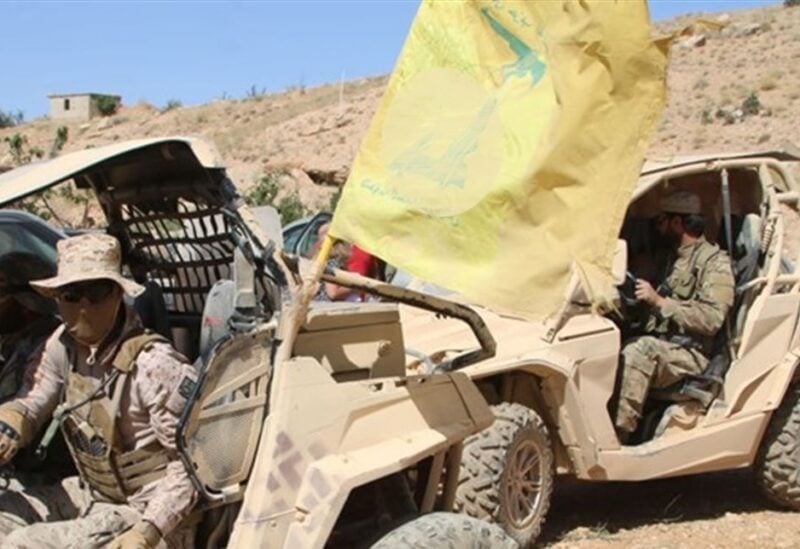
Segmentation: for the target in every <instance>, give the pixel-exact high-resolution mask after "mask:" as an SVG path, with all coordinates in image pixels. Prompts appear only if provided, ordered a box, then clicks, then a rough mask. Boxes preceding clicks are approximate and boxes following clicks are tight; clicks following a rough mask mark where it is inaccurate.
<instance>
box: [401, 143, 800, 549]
mask: <svg viewBox="0 0 800 549" xmlns="http://www.w3.org/2000/svg"><path fill="white" fill-rule="evenodd" d="M799 160H800V156H798V155H797V154H796V153H790V152H785V151H766V152H752V153H743V154H720V155H704V156H696V157H687V158H673V159H670V160H668V161H662V162H650V163H647V164H646V165H645V168H644V171H643V172H642V174H641V178H640V180H639V183H638V186H637V187H636V190H635V192H634V194H633V197H632V201H631V202H630V205H629V207H628V210H627V214H626V218H625V223H624V225H623V229H622V232H621V234H620V239H619V241H618V250H617V251H618V253H617V254H616V257H615V260H614V267H613V277H614V279H615V284H617V288H616V292H615V294H616V295H613V296H610V297H611V298H612V302H615V303H616V304H615V305H613V306H611V307H606V308H605V312H604V310H603V309H602V308H598V307H596V304H597V301H598V300H597V299H594V300H591V299H589V292H588V290H587V289H585V288H582V287H581V285H580V282H579V280H578V278H577V277H575V279H574V283H572V284H571V285H570V286H569V288H568V289H567V292H566V295H565V299H564V306H563V308H562V309H561V310H560V312H559V313H558V314H557V315H554V316H553V317H552V318H550V319H548V320H547V321H546V322H528V321H525V320H521V319H518V318H511V317H508V316H503V315H500V314H496V313H494V312H492V311H489V310H484V309H480V308H478V309H477V311H478V312H479V314H480V315H481V316H482V318H483V320H484V321H485V323H486V326H487V328H488V330H489V331H490V332H491V333H492V335H493V336H494V337H495V339H496V340H497V352H496V354H495V356H494V357H493V358H490V359H489V360H486V361H483V362H481V363H478V364H473V365H470V366H468V367H465V368H463V369H462V370H461V371H462V372H465V373H467V374H468V375H469V376H470V378H471V379H473V380H474V381H475V382H476V383H477V385H478V387H479V388H480V390H481V392H482V394H483V395H484V397H485V398H486V399H487V401H488V402H489V403H490V404H491V405H492V407H493V410H494V412H495V415H496V416H497V420H496V421H495V422H494V423H493V424H492V425H491V426H490V427H488V428H487V429H485V430H484V431H482V432H481V433H479V434H477V435H474V436H472V437H470V438H469V439H468V440H467V442H466V445H465V448H464V458H463V464H462V469H461V476H460V482H459V487H458V490H457V492H456V505H457V507H458V508H459V509H461V510H462V511H464V512H466V513H468V514H470V515H472V516H475V517H481V518H484V519H488V520H493V521H495V522H497V523H499V524H501V525H502V526H503V527H504V528H505V529H506V530H507V531H508V532H509V533H510V534H512V535H513V536H514V537H515V538H516V539H517V540H518V541H519V542H520V543H521V544H522V545H523V546H526V545H529V544H531V543H532V542H533V541H534V540H535V539H536V537H537V535H538V534H539V532H540V529H541V527H542V523H543V521H544V518H545V515H546V513H547V510H548V507H549V504H550V497H551V493H552V490H553V483H554V482H555V480H556V478H557V475H572V476H575V477H577V478H580V479H586V480H593V481H611V480H614V481H638V480H645V479H655V478H664V477H670V476H676V475H688V474H693V473H702V472H710V471H721V470H726V469H734V468H746V467H751V468H753V470H754V472H755V478H756V480H757V482H758V484H759V485H760V486H761V488H762V489H763V491H764V492H765V493H766V495H767V496H768V497H769V498H770V499H771V500H772V501H774V502H776V503H778V504H780V505H783V506H785V507H789V508H792V509H800V454H798V447H800V383H798V378H799V377H800V370H798V362H800V326H798V311H799V310H800V275H798V274H797V273H796V272H795V271H794V268H793V264H792V261H793V260H796V259H797V258H796V257H791V256H790V255H789V254H788V248H787V240H788V239H789V238H790V237H791V236H792V235H791V234H790V233H789V232H788V231H787V227H789V226H790V223H794V228H793V230H794V231H795V232H796V231H797V201H798V193H797V190H798V187H797V184H796V182H795V180H794V178H793V175H792V173H791V171H790V168H791V166H790V165H791V163H793V162H797V161H799ZM681 189H686V190H691V191H692V192H694V193H696V194H697V195H699V197H700V199H701V203H702V211H703V213H704V214H705V218H706V222H707V226H706V231H705V236H706V238H707V239H708V240H709V241H711V242H715V243H718V244H719V245H720V246H721V247H722V248H723V249H726V250H728V251H729V252H730V257H731V261H732V271H733V272H734V273H735V278H736V289H735V294H736V298H735V303H734V306H733V308H732V309H731V310H730V312H729V313H728V318H727V321H726V323H725V326H724V328H723V329H722V330H721V331H720V332H721V333H719V334H717V341H718V342H719V345H717V346H716V347H715V348H716V349H717V350H716V353H715V356H711V357H709V358H710V359H711V360H710V363H709V367H708V368H707V369H706V370H705V371H704V372H703V373H702V374H701V375H697V376H692V377H689V378H686V379H685V380H683V381H682V382H680V383H678V384H676V385H674V386H671V387H669V388H667V389H665V390H659V391H651V392H650V394H649V399H648V402H647V404H646V408H645V415H644V418H643V421H642V422H640V428H639V430H638V431H637V432H636V433H635V436H634V438H633V439H632V440H631V441H629V442H628V443H627V444H625V445H623V444H621V443H620V440H619V439H618V437H617V434H616V432H615V429H614V425H613V411H614V407H615V405H616V395H615V381H616V380H617V379H618V368H619V363H620V362H619V355H620V349H621V346H622V345H623V343H624V341H625V339H626V338H627V337H629V336H630V335H632V334H635V333H636V330H637V327H638V325H639V324H640V323H641V322H640V321H641V315H642V313H644V314H647V310H646V308H645V310H644V311H643V310H642V306H641V304H639V303H637V302H636V300H635V298H634V297H633V295H632V290H631V288H630V287H629V284H628V283H626V280H630V279H631V278H633V277H635V276H641V274H639V273H635V274H630V273H628V274H627V275H626V271H629V270H631V269H634V270H635V269H636V268H639V267H640V266H641V265H642V264H643V263H646V261H644V262H643V261H642V259H644V260H647V259H648V254H651V253H654V251H655V249H656V246H655V243H654V242H653V238H654V231H653V226H652V221H651V219H652V217H653V216H654V215H655V214H656V213H658V204H659V199H660V197H662V196H665V195H666V194H667V193H672V192H674V191H676V190H681ZM795 238H796V235H795ZM728 242H730V243H732V245H728V244H727V243H728ZM795 246H796V245H795ZM794 253H795V254H796V253H797V249H796V247H795V249H794ZM595 297H596V296H595ZM593 304H594V305H595V306H594V307H593ZM401 317H402V318H403V325H404V326H405V327H406V328H407V329H408V330H409V334H410V337H409V341H413V342H414V345H415V346H416V347H415V351H416V352H417V353H418V354H421V355H422V356H427V357H428V365H427V366H426V365H425V363H423V362H419V363H415V364H412V366H415V367H418V368H420V369H423V370H425V369H432V368H439V369H448V365H447V364H445V365H439V364H437V362H436V359H437V358H438V357H441V356H444V357H445V358H446V357H447V354H445V355H437V353H436V349H440V348H442V347H445V348H449V349H454V350H459V349H463V348H464V343H462V342H461V341H462V340H461V338H462V337H463V335H462V333H461V332H459V331H458V329H457V328H456V327H455V326H454V325H453V323H452V321H450V320H447V319H438V318H435V317H433V316H432V315H428V314H425V313H423V312H420V311H418V310H411V309H409V310H404V311H402V314H401Z"/></svg>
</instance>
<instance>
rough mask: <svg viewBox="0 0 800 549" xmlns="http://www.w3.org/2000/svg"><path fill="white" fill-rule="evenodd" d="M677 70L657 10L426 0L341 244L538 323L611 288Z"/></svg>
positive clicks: (386, 101) (338, 228) (370, 141)
mask: <svg viewBox="0 0 800 549" xmlns="http://www.w3.org/2000/svg"><path fill="white" fill-rule="evenodd" d="M665 71H666V49H665V47H661V46H659V44H658V43H656V42H654V41H653V39H652V38H651V35H650V24H649V17H648V12H647V6H646V4H645V2H644V0H625V1H610V0H604V1H594V2H592V1H586V2H578V1H575V0H564V1H562V0H548V1H538V2H520V1H502V0H487V1H477V0H473V1H458V2H455V1H452V2H451V1H438V2H437V1H423V2H422V4H421V6H420V8H419V11H418V13H417V16H416V19H415V20H414V23H413V25H412V27H411V30H410V32H409V35H408V37H407V39H406V43H405V45H404V47H403V51H402V53H401V55H400V58H399V60H398V62H397V66H396V67H395V70H394V72H393V74H392V77H391V79H390V81H389V84H388V87H387V90H386V93H385V94H384V96H383V99H382V101H381V103H380V106H379V107H378V110H377V112H376V113H375V116H374V118H373V119H372V122H371V125H370V127H369V130H368V132H367V135H366V136H365V138H364V141H363V142H362V144H361V148H360V150H359V152H358V155H357V157H356V159H355V162H354V165H353V168H352V171H351V173H350V177H349V179H348V181H347V184H346V185H345V188H344V192H343V195H342V198H341V200H340V202H339V205H338V207H337V209H336V213H335V216H334V219H333V224H332V226H331V234H332V235H334V236H336V237H338V238H341V239H343V240H347V241H350V242H353V243H356V244H357V245H358V246H360V247H362V248H364V249H366V250H367V251H369V252H371V253H373V254H375V255H377V256H379V257H381V258H383V259H384V260H386V261H387V262H388V263H390V264H392V265H396V266H398V267H401V268H403V269H406V270H408V271H410V272H411V273H413V274H415V275H417V276H418V277H420V278H422V279H424V280H427V281H429V282H433V283H436V284H439V285H441V286H444V287H446V288H449V289H452V290H455V291H457V292H459V293H461V294H463V295H465V296H466V297H468V298H471V299H474V300H475V301H477V302H479V303H482V304H485V305H488V306H491V307H494V308H497V309H500V310H504V311H506V312H512V313H516V314H519V315H522V316H526V317H528V318H542V317H544V316H547V315H549V314H551V313H553V312H554V311H555V310H556V309H558V308H559V306H560V305H561V302H562V300H563V292H564V289H565V286H566V284H567V283H568V281H569V277H570V274H571V272H572V271H573V270H577V271H578V272H579V273H580V274H581V276H582V278H583V280H584V282H585V283H586V284H587V285H588V286H589V287H593V288H605V287H608V285H609V284H610V265H611V259H612V256H613V252H614V246H615V242H616V239H617V233H618V231H619V227H620V224H621V222H622V216H623V215H624V211H625V208H626V205H627V203H628V199H629V197H630V195H631V192H632V190H633V187H634V185H635V182H636V179H637V176H638V171H639V169H640V167H641V165H642V160H643V155H644V149H645V146H646V143H647V141H648V139H649V136H650V134H651V132H652V130H653V128H654V126H655V123H656V122H657V121H658V118H659V116H660V113H661V110H662V108H663V102H664V81H665Z"/></svg>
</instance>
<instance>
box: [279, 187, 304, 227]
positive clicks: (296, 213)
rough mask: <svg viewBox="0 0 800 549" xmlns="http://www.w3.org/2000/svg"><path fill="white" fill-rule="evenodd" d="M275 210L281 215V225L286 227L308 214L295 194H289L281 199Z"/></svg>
mask: <svg viewBox="0 0 800 549" xmlns="http://www.w3.org/2000/svg"><path fill="white" fill-rule="evenodd" d="M277 210H278V213H279V214H281V225H288V224H289V223H291V222H292V221H296V220H297V219H300V218H301V217H305V216H306V215H307V214H308V212H307V211H306V208H305V206H303V203H302V202H301V201H300V197H299V196H298V195H297V193H291V194H288V195H286V196H284V197H283V198H281V201H280V202H278V206H277Z"/></svg>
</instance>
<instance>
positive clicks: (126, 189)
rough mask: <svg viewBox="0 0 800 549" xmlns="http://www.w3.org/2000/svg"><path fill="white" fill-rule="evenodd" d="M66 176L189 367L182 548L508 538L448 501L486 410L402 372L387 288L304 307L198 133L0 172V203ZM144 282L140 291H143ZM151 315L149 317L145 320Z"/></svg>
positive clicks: (426, 378)
mask: <svg viewBox="0 0 800 549" xmlns="http://www.w3.org/2000/svg"><path fill="white" fill-rule="evenodd" d="M70 180H71V181H72V182H73V183H74V184H75V185H76V186H77V187H78V188H81V189H89V190H91V191H92V192H93V193H94V195H95V196H96V197H97V199H98V201H99V204H100V206H101V207H102V210H103V213H104V214H105V217H106V219H107V229H106V230H107V231H108V233H110V234H112V235H114V236H116V237H117V238H118V239H119V240H120V242H121V243H122V248H123V254H124V258H123V263H124V267H125V268H126V269H127V270H128V271H129V274H130V275H131V276H134V277H135V278H137V280H139V281H140V282H141V283H143V284H145V285H146V286H147V288H148V291H147V292H146V293H145V296H144V298H139V299H142V300H144V302H139V301H138V300H137V303H135V307H136V308H145V309H147V310H148V311H151V312H152V311H156V314H153V315H150V316H151V318H154V319H156V320H162V321H163V320H166V321H167V329H166V333H167V334H168V335H170V336H171V339H172V340H173V342H174V344H175V346H176V347H177V348H178V350H179V351H181V352H182V353H183V354H185V355H186V356H187V357H188V358H189V359H190V360H192V361H195V364H196V365H197V368H198V369H199V372H200V381H199V383H198V384H197V386H196V388H195V390H194V393H193V395H192V396H191V398H190V403H189V405H188V406H187V408H186V410H185V413H184V415H183V418H182V421H181V426H180V429H179V432H178V433H177V440H178V447H179V451H180V454H181V459H182V460H183V461H184V463H185V465H186V467H187V469H188V470H189V472H190V474H191V477H192V479H193V482H194V483H195V485H196V488H197V490H198V491H199V493H200V494H201V496H202V497H201V501H200V503H199V505H198V511H197V513H195V516H194V517H193V519H194V520H197V522H198V525H197V534H198V535H197V536H196V538H197V541H198V544H197V545H198V546H203V547H219V546H224V545H226V544H228V545H229V546H231V547H257V546H266V547H291V548H294V547H322V546H323V545H329V546H348V547H350V546H359V545H370V544H371V543H372V542H373V541H375V540H378V538H379V537H380V535H381V534H385V533H386V532H387V531H389V530H391V529H392V528H396V530H395V531H394V532H393V533H390V534H388V537H386V538H385V539H383V540H382V541H376V544H377V546H379V547H389V546H392V547H397V546H404V545H412V544H415V543H419V540H420V539H423V540H426V542H425V543H426V544H427V545H430V546H437V544H446V543H454V542H457V543H471V544H474V545H472V546H474V547H491V546H498V547H503V546H508V547H511V546H513V541H511V540H510V539H508V537H507V536H506V535H505V534H504V533H503V531H502V530H501V529H500V528H498V527H497V526H494V525H491V524H488V523H484V522H481V521H478V520H475V519H472V518H470V517H467V516H464V515H456V514H453V513H447V511H449V510H451V509H452V507H453V502H454V499H455V496H456V488H457V484H458V472H459V464H460V460H461V449H462V442H463V440H464V439H465V438H466V437H468V436H469V435H472V434H474V433H476V432H478V431H479V430H481V429H484V428H486V427H487V426H488V425H489V424H490V423H491V422H492V420H493V416H492V414H491V411H490V409H489V407H488V405H487V403H486V401H485V400H484V397H483V396H482V395H481V394H480V392H479V391H478V390H477V388H476V387H475V385H474V384H473V383H472V382H471V381H470V380H469V378H468V377H467V376H466V375H465V374H463V373H447V374H436V375H415V376H409V375H407V374H406V353H405V346H406V342H405V337H406V335H405V331H404V329H403V327H402V325H401V322H400V316H399V313H398V306H397V305H396V304H393V303H359V304H341V305H337V304H327V305H314V304H312V305H311V307H310V308H307V307H306V304H307V301H308V299H307V298H308V294H309V293H310V292H312V291H313V284H308V283H304V280H303V279H302V277H301V269H300V264H299V262H298V261H297V260H296V258H292V257H290V256H287V255H285V254H284V253H283V252H282V251H281V250H280V249H279V248H278V247H277V246H275V245H274V243H272V242H271V241H270V240H269V239H268V238H267V237H265V236H264V234H263V233H262V231H261V228H260V226H259V225H258V224H257V223H256V222H255V218H254V217H253V216H252V214H251V212H250V211H249V210H248V208H247V207H246V206H244V205H243V203H242V201H241V199H240V197H239V196H238V194H237V191H236V188H235V187H234V185H233V184H232V183H231V181H230V180H229V179H228V177H227V176H226V173H225V170H224V168H223V166H222V163H221V161H220V158H219V156H218V154H217V153H216V151H215V150H214V148H213V147H212V146H211V145H210V144H209V143H206V142H204V141H202V140H199V139H191V138H164V139H146V140H139V141H132V142H125V143H119V144H114V145H109V146H106V147H99V148H95V149H87V150H84V151H79V152H75V153H71V154H67V155H64V156H61V157H59V158H56V159H53V160H50V161H48V162H44V163H36V164H30V165H26V166H23V167H21V168H18V169H16V170H12V171H10V172H7V173H5V174H3V175H1V176H0V203H2V204H6V205H7V204H9V203H12V202H13V201H16V200H19V199H21V198H24V197H26V196H28V195H31V194H32V193H35V192H39V191H43V190H45V189H47V188H49V187H51V186H53V185H56V184H58V183H61V182H65V181H70ZM326 277H327V279H329V280H331V281H333V282H336V283H338V284H342V285H348V284H351V285H353V286H356V287H358V288H360V289H361V291H365V292H369V293H372V294H375V295H383V296H384V297H386V298H389V299H392V300H394V301H403V302H405V303H408V304H410V305H413V306H416V307H421V308H422V309H425V310H429V311H434V312H436V313H437V314H441V315H446V316H452V317H453V318H459V319H460V320H461V321H462V322H465V323H467V324H468V325H469V326H470V327H471V328H472V330H473V331H474V332H475V333H479V332H480V333H481V334H482V335H481V339H480V348H478V349H469V350H466V351H465V352H464V353H460V354H458V355H457V356H453V357H451V363H452V364H453V365H454V367H455V368H454V369H457V368H458V367H461V366H466V365H468V364H471V363H473V362H475V361H477V360H481V359H482V358H485V357H486V356H490V355H491V353H492V352H493V343H494V342H493V341H492V340H491V338H489V337H486V334H485V333H483V332H481V330H480V329H481V324H480V318H479V317H478V316H477V315H475V314H474V313H473V312H472V311H471V310H470V309H469V308H467V307H464V306H463V305H458V304H454V303H449V302H446V301H444V300H440V299H436V298H433V297H429V296H425V295H422V294H418V293H415V292H412V291H408V290H400V289H397V288H393V287H390V286H387V285H385V284H380V283H377V282H374V281H363V280H360V279H358V277H355V278H353V277H348V275H346V274H344V273H336V272H332V271H331V272H328V273H327V274H326ZM156 289H157V291H152V290H156ZM154 328H155V327H154Z"/></svg>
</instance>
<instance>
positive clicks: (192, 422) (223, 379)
mask: <svg viewBox="0 0 800 549" xmlns="http://www.w3.org/2000/svg"><path fill="white" fill-rule="evenodd" d="M271 338H272V330H271V328H263V329H261V330H259V331H257V332H255V333H253V334H248V335H242V336H237V337H235V338H234V339H232V340H228V341H227V342H225V343H222V344H221V345H220V347H219V348H218V349H217V350H216V352H215V353H214V355H212V357H211V358H210V361H209V363H208V365H207V368H206V371H205V372H204V375H203V379H202V387H201V389H200V394H199V395H198V397H197V399H196V400H195V401H194V402H192V405H191V406H192V408H191V413H190V415H189V417H188V420H187V421H186V425H185V430H184V433H185V435H184V437H185V441H186V448H187V451H188V455H189V457H190V460H191V463H192V464H193V467H194V469H195V471H196V473H195V474H196V475H197V477H198V478H199V479H200V481H201V483H202V485H203V486H204V487H206V489H210V490H213V491H218V490H222V489H224V488H226V487H229V486H232V485H235V484H237V483H239V482H242V481H243V480H244V479H245V478H247V475H248V473H249V471H250V467H251V465H252V461H253V458H254V456H255V451H256V446H257V444H258V438H259V434H260V431H261V425H262V422H263V420H264V417H265V414H266V406H267V388H268V387H267V386H268V382H269V376H270V363H269V357H270V342H271Z"/></svg>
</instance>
